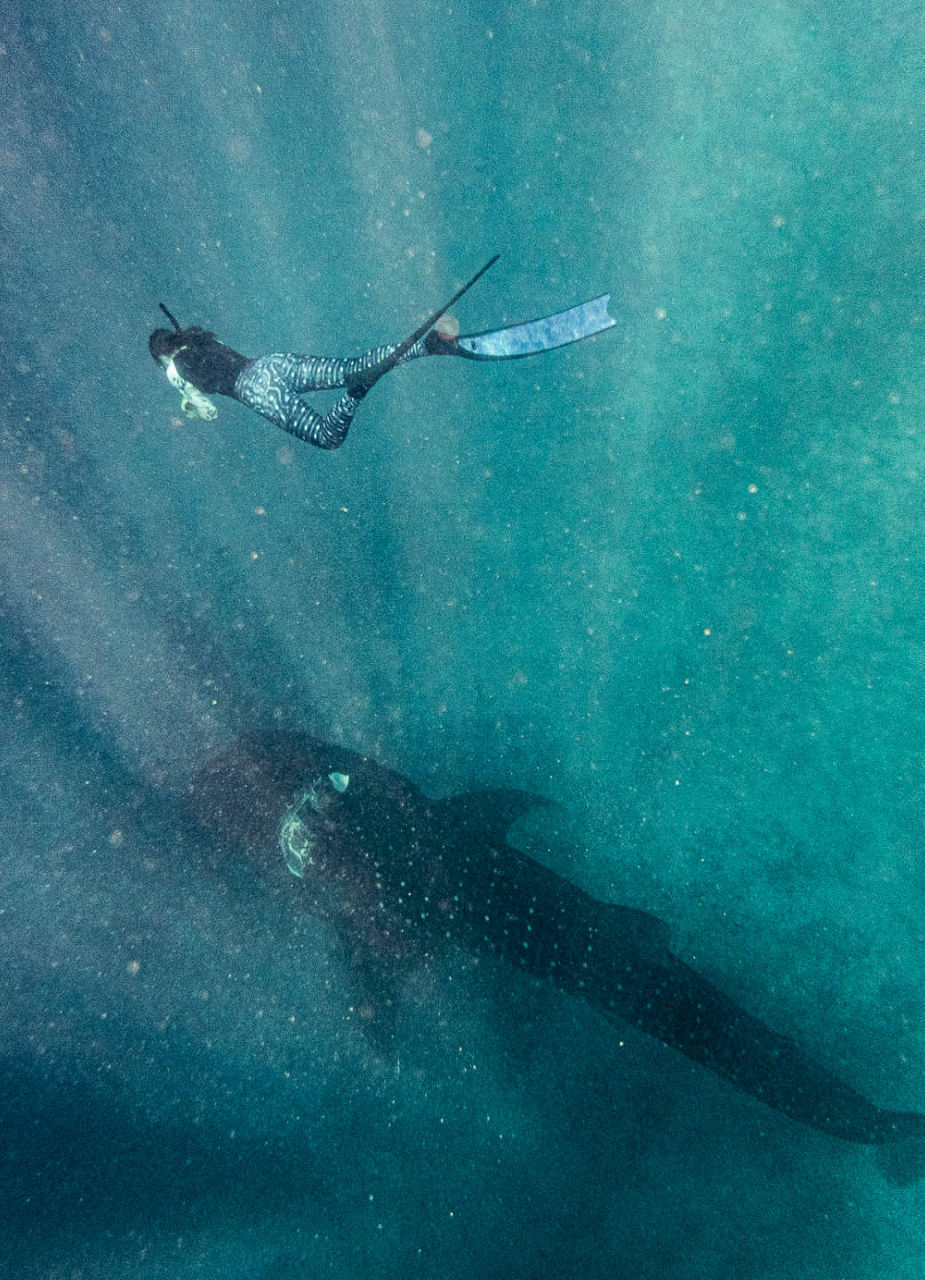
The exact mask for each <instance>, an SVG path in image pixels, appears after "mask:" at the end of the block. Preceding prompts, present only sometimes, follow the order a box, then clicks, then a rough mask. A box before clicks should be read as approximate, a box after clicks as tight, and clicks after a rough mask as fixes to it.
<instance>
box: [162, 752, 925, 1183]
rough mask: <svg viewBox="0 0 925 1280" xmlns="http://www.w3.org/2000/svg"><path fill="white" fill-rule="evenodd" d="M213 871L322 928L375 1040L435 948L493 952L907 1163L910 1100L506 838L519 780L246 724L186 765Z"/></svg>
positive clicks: (916, 1149) (895, 1166)
mask: <svg viewBox="0 0 925 1280" xmlns="http://www.w3.org/2000/svg"><path fill="white" fill-rule="evenodd" d="M186 800H187V805H188V807H189V811H190V813H191V814H192V816H193V819H194V821H195V822H196V824H197V825H198V827H199V828H200V830H202V831H204V832H205V833H206V834H207V836H208V845H209V849H210V855H209V856H210V858H211V859H212V861H213V862H214V864H215V866H216V867H217V868H218V869H221V868H222V867H226V868H228V867H231V866H232V865H234V866H237V865H239V863H240V860H241V858H242V857H244V858H245V859H246V861H247V864H248V866H249V868H250V869H251V871H252V872H253V873H254V874H255V875H257V876H258V877H259V878H261V879H262V880H264V881H265V882H266V883H267V884H270V885H272V886H273V888H274V890H275V891H276V892H283V891H284V889H285V890H288V891H290V892H291V895H293V896H295V897H297V898H298V899H299V905H301V906H304V909H305V910H307V911H308V912H310V913H312V914H313V915H315V916H317V917H319V918H320V919H322V920H325V921H327V922H328V923H329V924H330V925H331V926H332V927H333V929H334V930H335V931H336V933H337V936H338V937H339V939H340V941H341V943H342V945H343V948H344V953H345V956H346V959H347V961H348V964H349V970H350V979H351V982H352V983H353V986H354V991H355V1007H356V1008H357V1009H358V1010H359V1011H360V1021H361V1025H362V1026H363V1028H364V1031H365V1032H366V1035H367V1037H368V1038H369V1040H370V1041H371V1043H372V1044H373V1045H374V1046H375V1047H376V1048H378V1049H379V1050H380V1051H382V1052H388V1051H389V1046H390V1043H391V1041H392V1039H393V1037H394V1032H395V1016H396V1011H397V1008H398V1004H399V993H400V988H401V984H402V982H403V980H404V979H405V978H406V977H407V976H408V975H409V973H410V972H411V970H412V969H413V968H414V967H415V966H418V965H421V964H423V963H426V962H427V960H428V959H429V958H431V957H433V956H435V955H437V954H438V953H439V952H441V951H442V950H444V949H445V948H447V947H448V946H456V947H461V948H464V949H465V950H467V951H469V952H470V953H472V954H474V955H476V956H493V957H495V958H497V959H499V960H501V961H504V962H507V963H509V964H511V965H514V966H516V967H517V968H519V969H521V970H523V971H525V972H526V973H527V974H529V975H531V976H532V977H534V978H538V979H544V980H546V981H548V982H550V983H552V984H554V985H555V986H556V987H558V988H560V989H561V990H563V991H565V992H568V993H569V994H570V995H572V996H574V997H577V998H580V999H582V1000H584V1001H586V1002H587V1004H589V1005H591V1006H593V1007H594V1008H595V1009H597V1010H599V1011H600V1012H601V1013H603V1014H604V1015H605V1017H607V1018H608V1019H610V1020H612V1021H615V1022H624V1023H629V1024H630V1025H632V1026H633V1027H636V1028H638V1029H639V1030H641V1031H643V1032H646V1033H648V1034H649V1035H651V1036H654V1037H655V1038H656V1039H657V1040H659V1041H661V1042H662V1043H664V1044H666V1045H670V1046H671V1047H672V1048H673V1049H676V1050H678V1051H679V1052H680V1053H682V1054H684V1055H685V1056H686V1057H688V1058H690V1059H692V1060H693V1061H695V1062H697V1063H700V1064H701V1065H702V1066H703V1067H705V1068H707V1069H708V1070H710V1071H712V1072H715V1073H716V1074H717V1075H718V1076H721V1077H722V1078H723V1079H724V1080H727V1081H729V1082H730V1083H731V1084H732V1085H734V1086H736V1087H737V1088H738V1089H740V1090H743V1091H744V1092H745V1093H747V1094H750V1095H751V1096H752V1097H753V1098H757V1099H758V1100H760V1102H762V1103H764V1104H765V1105H767V1106H768V1107H771V1108H773V1109H775V1110H776V1111H779V1112H782V1113H783V1114H784V1115H786V1116H789V1117H790V1118H791V1119H792V1120H795V1121H798V1122H800V1123H802V1124H804V1125H808V1126H810V1127H811V1128H813V1129H816V1130H819V1131H820V1132H822V1133H825V1134H829V1135H831V1136H833V1137H835V1138H838V1139H841V1140H843V1141H846V1142H853V1143H862V1144H868V1145H871V1146H875V1147H877V1148H879V1149H881V1151H883V1152H886V1151H887V1149H889V1155H888V1156H887V1157H885V1158H884V1159H882V1160H881V1168H882V1169H883V1171H884V1173H885V1174H886V1176H887V1177H888V1178H889V1180H890V1181H892V1182H893V1183H894V1184H897V1185H900V1184H905V1183H908V1182H911V1181H914V1180H915V1179H916V1178H917V1177H919V1176H922V1174H923V1172H925V1170H923V1159H922V1157H923V1152H925V1115H922V1114H919V1113H917V1112H906V1111H893V1110H887V1109H883V1108H881V1107H878V1106H877V1105H875V1104H874V1103H873V1102H871V1101H869V1100H868V1099H867V1098H866V1097H864V1096H863V1095H862V1094H861V1093H859V1092H858V1091H856V1090H855V1089H854V1088H852V1087H851V1086H850V1085H849V1084H847V1083H846V1082H845V1081H843V1080H841V1079H839V1078H838V1077H837V1076H835V1075H834V1074H833V1073H832V1072H831V1071H829V1070H828V1069H827V1068H826V1067H824V1066H823V1065H822V1064H821V1063H819V1062H817V1061H815V1060H814V1059H813V1058H812V1057H811V1056H810V1055H809V1054H808V1053H806V1052H804V1051H803V1050H802V1049H801V1048H800V1047H799V1046H798V1045H797V1044H796V1043H794V1042H793V1041H792V1040H790V1039H789V1038H788V1037H786V1036H785V1035H783V1034H780V1033H779V1032H777V1031H775V1030H773V1029H772V1028H771V1027H770V1026H768V1025H767V1024H766V1023H764V1022H763V1021H762V1020H761V1019H760V1018H758V1017H756V1016H754V1015H753V1014H751V1013H749V1012H748V1011H747V1010H746V1009H745V1008H743V1007H742V1006H740V1005H739V1004H737V1003H736V1002H735V1001H734V1000H732V999H731V998H730V997H729V996H727V995H725V994H724V993H723V992H722V991H721V990H720V989H719V988H718V987H717V986H715V985H714V984H713V983H712V982H710V981H708V980H707V979H706V978H704V977H703V976H701V975H700V974H699V973H698V972H697V971H696V970H695V969H694V968H692V967H691V966H690V965H688V964H687V963H685V962H684V961H682V960H681V959H679V958H678V956H676V955H674V954H673V953H672V951H671V949H670V934H669V929H668V926H667V925H666V924H665V923H664V922H663V921H661V920H659V919H658V918H656V917H655V916H652V915H649V914H648V913H647V912H644V911H641V910H638V909H636V908H633V907H627V906H621V905H617V904H612V903H608V902H604V901H601V900H599V899H597V898H595V897H593V896H591V895H590V894H588V893H586V892H585V891H584V890H583V889H581V888H580V887H579V886H578V885H576V884H574V883H573V882H571V881H570V880H568V879H566V878H564V877H563V876H560V875H558V874H557V873H556V872H554V871H552V870H551V869H549V868H548V867H546V866H544V865H543V864H542V863H540V862H538V861H536V860H535V859H533V858H531V857H529V856H527V855H526V854H524V853H522V852H520V851H519V850H517V849H516V848H515V847H514V846H512V845H511V844H510V843H508V839H507V837H508V832H509V830H510V828H511V826H512V825H513V823H514V822H516V820H517V819H518V818H520V817H521V816H523V815H524V814H526V813H527V812H529V811H530V810H532V809H535V808H537V807H540V806H544V805H547V804H549V803H551V802H549V801H547V800H546V799H544V798H543V797H541V796H536V795H532V794H530V793H527V792H524V791H517V790H487V791H477V792H469V793H465V794H461V795H454V796H450V797H449V798H446V799H432V798H430V797H428V796H427V795H425V794H424V792H423V791H421V790H420V789H419V788H418V787H417V786H416V785H415V784H414V783H413V782H411V781H410V780H409V779H407V778H405V777H403V776H402V775H401V774H399V773H397V772H396V771H394V770H392V769H390V768H387V767H386V766H384V765H381V764H379V763H377V762H376V761H375V760H374V759H372V758H371V757H369V756H366V755H363V754H361V753H359V752H356V751H352V750H350V749H348V748H346V747H342V746H339V745H335V744H330V743H326V742H324V741H322V740H320V739H318V738H314V737H311V736H310V735H307V734H302V733H285V732H267V733H254V734H251V735H248V736H245V737H243V738H240V739H238V740H236V741H235V742H233V743H232V744H231V745H230V746H229V747H228V748H227V749H226V750H224V751H223V752H222V753H221V754H219V755H217V756H216V757H214V758H213V759H211V760H209V761H208V762H207V763H206V764H205V765H204V766H203V767H202V768H201V769H200V770H199V772H198V773H197V774H196V775H195V776H194V778H193V779H192V780H191V782H190V784H189V787H188V791H187V797H186Z"/></svg>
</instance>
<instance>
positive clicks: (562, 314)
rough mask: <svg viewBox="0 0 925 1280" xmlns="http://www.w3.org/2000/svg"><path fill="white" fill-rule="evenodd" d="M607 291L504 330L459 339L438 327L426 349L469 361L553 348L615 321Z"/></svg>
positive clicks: (587, 336)
mask: <svg viewBox="0 0 925 1280" xmlns="http://www.w3.org/2000/svg"><path fill="white" fill-rule="evenodd" d="M609 302H610V294H609V293H602V294H601V296H600V297H599V298H592V299H591V300H590V301H589V302H582V303H579V305H578V306H577V307H569V309H568V310H567V311H557V312H556V314H555V315H552V316H541V317H540V319H538V320H528V321H527V322H526V323H525V324H515V325H511V326H509V327H508V328H506V329H486V330H484V331H483V332H481V333H465V334H461V335H460V336H459V337H458V338H451V337H448V336H447V335H446V334H444V333H440V332H439V330H437V331H434V333H433V335H432V336H429V337H428V342H427V345H428V349H429V350H430V351H431V354H433V355H454V356H467V357H468V358H469V359H470V360H517V359H519V358H520V357H521V356H532V355H536V354H538V353H539V352H540V351H554V350H555V349H556V348H557V347H567V346H568V345H569V343H571V342H580V341H581V340H582V338H590V337H592V336H593V335H594V334H596V333H602V332H603V331H604V330H605V329H611V328H613V326H614V325H615V324H616V323H617V322H616V320H615V319H614V318H613V316H611V315H610V314H609V313H608V311H607V305H608V303H609Z"/></svg>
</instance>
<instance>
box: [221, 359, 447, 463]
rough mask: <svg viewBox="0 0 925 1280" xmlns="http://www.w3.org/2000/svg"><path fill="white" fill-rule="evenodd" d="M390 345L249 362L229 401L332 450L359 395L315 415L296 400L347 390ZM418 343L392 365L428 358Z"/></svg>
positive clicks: (341, 437)
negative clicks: (352, 353) (340, 354)
mask: <svg viewBox="0 0 925 1280" xmlns="http://www.w3.org/2000/svg"><path fill="white" fill-rule="evenodd" d="M394 350H395V347H394V346H390V347H374V348H373V350H372V351H367V352H366V353H365V355H362V356H350V357H348V358H347V359H343V360H342V359H338V358H337V357H336V356H335V357H328V356H295V355H287V354H285V353H279V354H276V355H270V356H260V357H259V358H258V359H256V360H252V361H251V362H250V364H248V365H247V366H246V367H245V368H244V369H242V370H241V372H240V373H239V374H238V377H237V380H236V381H235V384H234V398H235V399H236V400H240V401H241V403H242V404H246V405H247V407H248V408H249V409H255V410H256V411H257V413H259V414H261V415H262V416H263V417H264V418H267V419H269V421H270V422H272V423H274V424H275V425H276V426H277V427H282V429H283V430H284V431H288V432H289V434H290V435H293V436H297V437H298V439H299V440H307V441H308V443H309V444H314V445H317V446H318V448H319V449H336V448H338V446H339V445H341V444H343V442H344V437H345V436H346V434H347V432H348V431H349V430H350V424H351V422H353V415H354V414H355V413H356V411H357V408H358V406H359V404H360V401H361V400H362V398H363V395H364V394H365V392H363V393H357V394H356V395H351V393H350V392H349V391H348V392H347V393H346V394H345V395H342V396H341V398H340V399H339V400H338V401H337V404H335V405H334V407H333V409H331V410H329V412H328V413H325V414H321V413H318V412H317V411H316V410H315V409H312V408H311V407H310V406H309V405H307V404H306V403H305V401H304V400H300V399H299V396H300V395H301V394H302V393H303V392H304V391H329V390H332V389H333V388H336V387H344V386H347V384H348V380H349V379H350V378H352V377H355V376H356V375H357V374H358V373H365V372H366V371H367V370H368V369H372V368H373V367H374V366H375V365H377V364H380V363H381V362H382V361H383V360H386V359H387V358H388V357H389V356H390V355H391V354H392V352H393V351H394ZM428 354H429V353H428V351H427V349H426V347H425V346H424V342H423V340H422V341H420V342H416V343H415V344H414V346H413V347H412V348H411V349H410V351H406V352H405V354H404V355H403V356H402V357H401V359H400V360H399V361H398V364H404V363H405V361H406V360H415V359H417V357H418V356H426V355H428Z"/></svg>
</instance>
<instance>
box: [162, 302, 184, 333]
mask: <svg viewBox="0 0 925 1280" xmlns="http://www.w3.org/2000/svg"><path fill="white" fill-rule="evenodd" d="M157 305H158V306H159V307H160V309H161V310H162V311H163V313H164V315H165V316H166V317H167V319H168V320H169V321H170V323H171V324H172V325H173V327H174V329H175V330H176V331H177V333H182V332H183V330H182V328H181V327H180V324H179V321H178V320H177V317H176V316H175V315H172V314H171V313H170V312H169V311H168V310H167V308H166V307H165V306H164V304H163V302H159V303H158V304H157Z"/></svg>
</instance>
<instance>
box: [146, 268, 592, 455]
mask: <svg viewBox="0 0 925 1280" xmlns="http://www.w3.org/2000/svg"><path fill="white" fill-rule="evenodd" d="M497 261H498V255H497V254H496V255H495V256H494V257H493V258H492V259H491V260H490V261H489V262H487V263H486V264H485V266H484V267H482V268H481V270H479V271H477V272H476V274H475V275H474V276H473V277H472V279H471V280H469V281H468V282H467V283H466V284H464V285H463V287H462V288H461V289H459V290H457V292H456V293H455V294H454V295H453V297H452V298H451V299H450V300H449V302H447V303H446V304H445V305H444V306H442V307H441V308H440V310H439V311H437V312H435V314H434V315H432V316H430V318H429V319H428V320H426V321H425V322H424V323H423V324H422V325H421V326H420V327H419V328H417V329H416V330H415V331H414V333H413V334H411V336H410V337H409V338H406V339H405V341H404V342H401V343H398V344H397V345H392V346H383V347H374V348H373V349H372V350H371V351H367V352H366V353H365V354H364V355H360V356H351V357H346V358H340V357H337V356H333V357H332V356H309V355H293V354H289V353H285V352H280V353H276V354H273V355H266V356H258V357H257V358H256V359H250V358H249V357H248V356H243V355H241V353H240V352H238V351H235V350H233V349H232V348H231V347H228V346H226V345H225V344H224V343H222V342H219V341H218V338H217V337H216V336H215V334H214V333H211V332H210V331H208V330H206V329H202V328H200V327H199V326H198V325H193V326H191V327H190V328H186V329H184V328H182V327H181V325H180V324H179V322H178V321H177V320H176V319H175V318H174V316H173V315H171V313H170V312H169V311H168V310H167V308H166V307H165V306H164V304H163V302H162V303H160V304H159V305H160V308H161V310H162V311H163V312H164V315H166V316H167V318H168V320H169V321H170V323H171V324H172V325H173V328H172V329H155V331H154V332H153V333H152V334H151V337H150V339H149V341H148V346H149V349H150V351H151V355H152V356H153V357H154V359H155V360H156V362H157V363H158V365H159V366H160V367H161V368H162V369H163V370H164V372H165V374H166V375H167V379H168V381H169V382H170V384H171V386H173V387H175V388H176V389H177V391H179V392H180V396H181V402H180V406H181V409H182V410H183V412H184V413H185V414H186V415H187V416H188V417H199V418H204V419H206V420H207V421H211V420H212V419H214V418H216V417H217V416H218V409H217V408H216V406H215V405H214V404H213V403H212V401H211V400H210V399H209V396H211V395H221V396H229V397H230V398H231V399H233V400H238V401H240V403H241V404H243V405H246V406H247V407H248V408H249V409H253V410H255V411H256V412H257V413H259V414H260V415H261V416H262V417H264V418H267V419H268V420H269V421H270V422H272V423H273V424H274V425H275V426H277V427H281V428H282V429H283V431H288V432H289V434H290V435H293V436H296V438H297V439H299V440H306V441H307V442H308V443H309V444H313V445H316V446H317V447H318V448H319V449H337V448H338V447H339V446H340V445H341V444H343V442H344V439H345V437H346V435H347V432H348V431H349V429H350V424H351V423H352V422H353V416H354V414H355V413H356V411H357V408H358V406H359V404H360V402H361V401H362V400H363V398H364V396H365V395H366V393H367V392H368V391H369V390H370V388H371V387H373V386H374V385H375V384H376V383H377V382H378V381H379V379H380V378H381V377H382V376H383V375H384V374H386V373H388V372H389V370H390V369H394V368H395V367H396V366H397V365H399V364H404V363H405V362H406V361H408V360H417V359H419V358H420V357H421V356H463V357H465V358H466V359H469V360H513V359H517V358H518V357H520V356H529V355H534V354H536V353H538V352H540V351H552V350H554V349H555V348H556V347H564V346H567V345H568V344H569V343H571V342H578V341H580V340H581V339H582V338H589V337H591V336H592V335H593V334H595V333H600V332H602V331H603V330H604V329H609V328H611V326H612V325H614V324H615V323H616V321H615V320H614V319H613V318H612V317H611V316H609V315H608V313H607V304H608V302H609V301H610V294H603V295H601V296H600V297H598V298H593V299H592V300H591V301H590V302H584V303H581V304H579V305H578V306H576V307H571V308H569V309H568V310H567V311H560V312H557V313H556V314H555V315H551V316H544V317H542V318H541V319H539V320H532V321H529V322H528V323H526V324H519V325H513V326H511V327H509V328H505V329H494V330H486V331H485V332H482V333H472V334H463V335H461V336H458V337H453V336H451V335H450V334H449V333H445V332H442V331H441V330H440V329H438V328H435V325H436V324H437V322H438V321H439V320H440V318H441V317H442V316H443V315H444V314H445V313H446V312H447V311H448V310H449V309H450V307H452V306H453V305H454V303H456V302H458V301H459V299H460V298H461V297H462V296H463V294H464V293H466V292H467V291H468V290H469V289H471V288H472V286H473V285H474V284H475V282H476V281H477V280H478V279H480V277H481V276H483V275H484V274H485V272H486V271H487V270H488V268H489V267H491V266H493V265H494V264H495V263H496V262H497ZM337 388H345V391H344V394H343V395H342V396H341V397H340V399H339V400H338V401H337V403H336V404H335V405H334V406H333V408H332V409H330V410H329V411H328V413H326V414H321V413H318V412H317V411H316V410H315V409H312V408H311V407H310V406H309V405H307V404H306V403H305V401H304V400H300V399H299V397H300V396H301V395H302V394H303V393H304V392H306V391H329V390H334V389H337Z"/></svg>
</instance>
